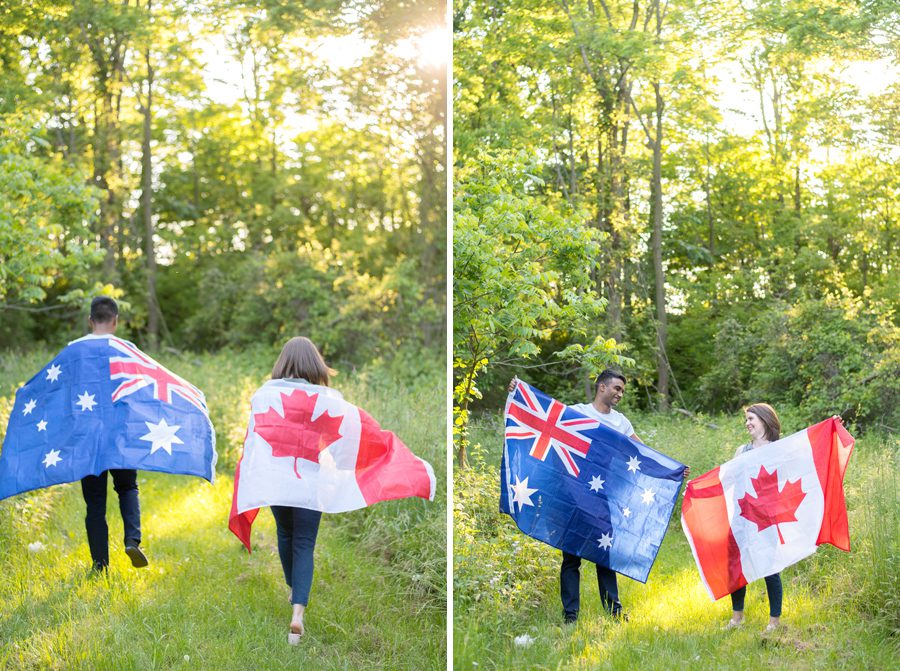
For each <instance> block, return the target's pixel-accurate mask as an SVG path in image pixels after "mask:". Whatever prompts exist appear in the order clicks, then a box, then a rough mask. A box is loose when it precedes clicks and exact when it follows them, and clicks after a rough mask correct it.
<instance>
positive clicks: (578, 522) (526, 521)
mask: <svg viewBox="0 0 900 671" xmlns="http://www.w3.org/2000/svg"><path fill="white" fill-rule="evenodd" d="M505 419H506V433H505V445H504V449H503V459H502V462H501V466H500V480H501V482H500V512H503V513H506V514H508V515H509V516H510V517H512V518H513V519H514V520H515V522H516V524H517V525H518V527H519V529H520V530H522V531H523V532H524V533H525V534H527V535H529V536H531V537H532V538H536V539H537V540H539V541H543V542H544V543H547V544H548V545H552V546H553V547H555V548H559V549H561V550H565V551H566V552H568V553H570V554H574V555H578V556H579V557H582V558H584V559H587V560H589V561H592V562H594V563H596V564H600V565H602V566H608V567H609V568H611V569H613V570H614V571H616V572H617V573H621V574H622V575H626V576H628V577H629V578H633V579H634V580H638V581H640V582H647V576H648V575H649V574H650V569H651V568H652V567H653V562H654V561H655V560H656V555H657V553H658V552H659V546H660V545H661V544H662V539H663V536H664V535H665V533H666V529H667V527H668V525H669V519H670V517H671V514H672V509H673V508H674V506H675V501H676V499H677V497H678V492H679V490H680V489H681V483H682V482H683V480H684V475H683V474H684V468H685V467H684V464H681V463H679V462H677V461H675V460H674V459H672V458H670V457H667V456H666V455H664V454H661V453H660V452H657V451H656V450H654V449H652V448H650V447H647V446H646V445H644V444H643V443H641V442H640V441H637V440H634V439H632V438H629V437H628V436H626V435H624V434H621V433H619V432H618V431H614V430H613V429H610V428H609V427H606V426H604V425H602V424H601V423H600V422H599V421H597V420H596V419H592V418H590V417H588V416H586V415H584V414H582V413H580V412H577V411H576V410H574V409H572V408H570V407H569V406H567V405H564V404H563V403H560V402H559V401H557V400H555V399H552V398H550V397H549V396H547V395H546V394H544V393H542V392H540V391H539V390H537V389H536V388H534V387H532V386H531V385H528V384H526V383H524V382H521V381H520V382H519V383H518V384H517V386H516V388H515V390H514V391H513V392H512V393H511V394H510V395H509V397H508V398H507V402H506V412H505Z"/></svg>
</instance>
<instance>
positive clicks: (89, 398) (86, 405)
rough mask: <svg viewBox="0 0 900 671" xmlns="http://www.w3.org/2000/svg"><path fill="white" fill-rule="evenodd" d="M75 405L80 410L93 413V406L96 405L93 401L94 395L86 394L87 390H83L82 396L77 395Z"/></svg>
mask: <svg viewBox="0 0 900 671" xmlns="http://www.w3.org/2000/svg"><path fill="white" fill-rule="evenodd" d="M75 405H77V406H80V407H81V409H82V410H90V411H91V412H94V406H95V405H97V401H95V400H94V395H93V394H88V393H87V389H85V390H84V393H83V394H79V395H78V403H76V404H75Z"/></svg>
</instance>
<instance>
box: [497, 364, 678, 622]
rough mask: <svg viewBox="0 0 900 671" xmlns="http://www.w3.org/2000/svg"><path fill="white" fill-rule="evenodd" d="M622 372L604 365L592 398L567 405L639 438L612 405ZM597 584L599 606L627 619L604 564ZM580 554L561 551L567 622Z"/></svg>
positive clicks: (572, 613)
mask: <svg viewBox="0 0 900 671" xmlns="http://www.w3.org/2000/svg"><path fill="white" fill-rule="evenodd" d="M516 382H517V380H515V379H513V380H512V381H511V382H510V384H509V387H508V388H507V389H508V391H513V390H514V389H515V385H516ZM625 384H626V380H625V376H624V375H622V374H621V373H620V372H618V371H615V370H611V369H606V370H604V371H603V372H602V373H600V375H599V376H598V377H597V379H596V381H595V382H594V401H593V402H592V403H578V404H575V405H571V406H569V407H570V408H572V409H574V410H576V411H578V412H580V413H582V414H583V415H586V416H588V417H590V418H592V419H596V420H598V421H599V422H600V423H601V424H603V425H604V426H607V427H609V428H610V429H613V430H614V431H618V432H619V433H623V434H625V435H626V436H628V437H630V438H632V439H634V440H640V438H638V436H637V434H636V433H635V432H634V427H633V426H632V424H631V422H630V421H629V420H628V418H627V417H626V416H625V415H623V414H622V413H621V412H619V411H618V410H616V409H615V407H614V406H616V405H618V403H619V401H621V400H622V396H623V395H624V393H625ZM689 473H690V468H685V471H684V476H685V477H687V476H688V474H689ZM596 568H597V585H598V587H599V589H600V601H601V602H602V603H603V607H604V608H605V609H606V610H607V612H609V613H610V614H611V615H613V617H616V618H620V619H622V620H625V621H627V620H628V617H627V616H626V615H625V614H624V613H623V612H622V604H621V602H620V601H619V586H618V582H617V580H616V572H615V571H613V570H612V569H611V568H608V567H606V566H600V565H599V564H597V565H596ZM580 592H581V557H579V556H577V555H573V554H569V553H568V552H565V551H563V553H562V566H561V567H560V571H559V595H560V598H561V599H562V606H563V615H564V617H565V622H566V623H567V624H571V623H574V622H576V621H577V620H578V611H579V608H580V603H581V595H580Z"/></svg>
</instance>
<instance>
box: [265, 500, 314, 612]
mask: <svg viewBox="0 0 900 671" xmlns="http://www.w3.org/2000/svg"><path fill="white" fill-rule="evenodd" d="M272 516H273V517H274V518H275V528H276V531H277V535H278V556H279V557H280V558H281V567H282V568H283V569H284V580H285V582H286V583H287V584H288V587H290V588H291V603H294V604H301V605H303V606H305V605H306V604H308V603H309V590H310V588H311V587H312V579H313V551H314V550H315V549H316V536H317V535H318V533H319V521H320V520H321V519H322V513H321V512H319V511H318V510H307V509H306V508H290V507H288V506H272Z"/></svg>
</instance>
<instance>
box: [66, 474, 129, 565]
mask: <svg viewBox="0 0 900 671" xmlns="http://www.w3.org/2000/svg"><path fill="white" fill-rule="evenodd" d="M107 473H112V479H113V488H114V489H115V490H116V494H118V495H119V512H120V513H122V525H123V526H124V528H125V539H124V541H125V544H126V545H127V544H128V543H129V542H132V543H134V544H136V545H140V543H141V503H140V500H139V499H138V485H137V471H135V470H130V469H121V470H119V469H111V470H109V471H103V472H102V473H101V474H100V475H88V476H87V477H84V478H82V479H81V494H82V495H83V496H84V502H85V503H86V504H87V515H85V518H84V526H85V528H86V529H87V537H88V546H89V547H90V548H91V559H93V560H94V568H104V567H106V566H108V565H109V528H108V527H107V526H106V480H107V478H106V474H107Z"/></svg>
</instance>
